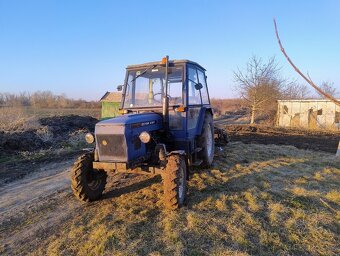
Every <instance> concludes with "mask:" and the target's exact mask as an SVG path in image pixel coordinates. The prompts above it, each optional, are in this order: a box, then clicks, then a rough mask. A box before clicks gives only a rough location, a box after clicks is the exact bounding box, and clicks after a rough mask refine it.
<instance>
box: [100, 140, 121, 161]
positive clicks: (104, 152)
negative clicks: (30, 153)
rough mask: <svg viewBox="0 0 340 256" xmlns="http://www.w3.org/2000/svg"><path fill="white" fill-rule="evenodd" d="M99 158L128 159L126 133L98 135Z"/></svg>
mask: <svg viewBox="0 0 340 256" xmlns="http://www.w3.org/2000/svg"><path fill="white" fill-rule="evenodd" d="M96 139H97V145H98V148H99V158H103V160H112V161H124V160H126V142H125V137H124V134H99V135H97V138H96Z"/></svg>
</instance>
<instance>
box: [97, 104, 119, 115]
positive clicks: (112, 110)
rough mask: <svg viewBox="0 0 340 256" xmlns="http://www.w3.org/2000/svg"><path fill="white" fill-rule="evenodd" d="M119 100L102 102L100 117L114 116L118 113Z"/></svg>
mask: <svg viewBox="0 0 340 256" xmlns="http://www.w3.org/2000/svg"><path fill="white" fill-rule="evenodd" d="M119 107H120V103H119V102H102V112H101V119H107V118H112V117H116V116H118V115H119Z"/></svg>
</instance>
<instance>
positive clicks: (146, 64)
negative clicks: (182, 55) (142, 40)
mask: <svg viewBox="0 0 340 256" xmlns="http://www.w3.org/2000/svg"><path fill="white" fill-rule="evenodd" d="M186 63H189V64H193V65H196V66H198V67H199V68H201V69H203V70H204V71H205V68H204V67H202V66H201V65H200V64H198V63H197V62H194V61H191V60H169V64H170V65H171V64H186ZM158 64H161V61H154V62H147V63H143V64H136V65H129V66H127V68H126V69H135V68H145V67H148V66H153V65H158Z"/></svg>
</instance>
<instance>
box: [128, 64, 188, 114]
mask: <svg viewBox="0 0 340 256" xmlns="http://www.w3.org/2000/svg"><path fill="white" fill-rule="evenodd" d="M145 70H146V69H145V68H142V69H140V70H130V71H128V79H127V84H126V91H125V99H124V108H138V107H158V106H159V107H160V106H162V97H163V94H164V92H165V67H154V68H150V69H148V70H147V71H145ZM168 70H169V73H168V96H169V105H181V104H183V100H182V91H183V89H182V87H183V68H182V67H181V66H178V67H169V68H168Z"/></svg>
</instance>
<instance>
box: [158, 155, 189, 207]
mask: <svg viewBox="0 0 340 256" xmlns="http://www.w3.org/2000/svg"><path fill="white" fill-rule="evenodd" d="M167 161H168V163H167V165H166V167H165V171H164V173H163V174H162V178H163V187H164V205H165V208H167V209H169V210H175V209H178V208H179V207H181V206H183V204H184V202H185V199H186V195H187V165H186V161H185V157H184V156H182V155H171V156H169V157H168V159H167Z"/></svg>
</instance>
